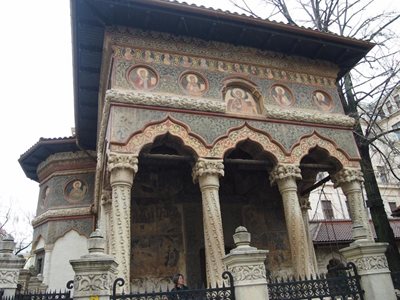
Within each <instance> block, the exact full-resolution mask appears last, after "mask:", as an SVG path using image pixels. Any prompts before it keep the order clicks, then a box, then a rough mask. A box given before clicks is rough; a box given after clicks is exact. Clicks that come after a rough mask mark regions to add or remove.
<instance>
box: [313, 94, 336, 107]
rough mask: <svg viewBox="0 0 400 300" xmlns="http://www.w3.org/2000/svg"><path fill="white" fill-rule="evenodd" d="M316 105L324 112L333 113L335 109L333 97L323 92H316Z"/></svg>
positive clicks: (314, 97)
mask: <svg viewBox="0 0 400 300" xmlns="http://www.w3.org/2000/svg"><path fill="white" fill-rule="evenodd" d="M312 98H313V101H314V103H315V104H316V105H317V106H318V107H319V108H320V109H321V110H323V111H331V110H332V108H333V101H332V98H331V96H329V95H328V94H327V93H325V92H323V91H315V92H314V93H313V96H312Z"/></svg>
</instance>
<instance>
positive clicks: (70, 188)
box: [64, 179, 87, 203]
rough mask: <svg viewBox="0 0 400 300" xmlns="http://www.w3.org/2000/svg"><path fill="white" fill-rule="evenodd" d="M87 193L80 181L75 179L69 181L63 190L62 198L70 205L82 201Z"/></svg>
mask: <svg viewBox="0 0 400 300" xmlns="http://www.w3.org/2000/svg"><path fill="white" fill-rule="evenodd" d="M86 193H87V185H86V183H84V182H83V181H82V180H79V179H75V180H72V181H70V182H69V183H68V184H67V185H66V187H65V189H64V198H65V199H66V200H67V201H68V202H71V203H77V202H80V201H82V200H83V198H84V197H85V195H86Z"/></svg>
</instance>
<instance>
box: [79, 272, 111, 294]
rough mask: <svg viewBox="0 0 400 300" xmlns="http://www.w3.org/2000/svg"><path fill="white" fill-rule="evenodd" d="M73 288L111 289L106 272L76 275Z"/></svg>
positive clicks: (81, 290)
mask: <svg viewBox="0 0 400 300" xmlns="http://www.w3.org/2000/svg"><path fill="white" fill-rule="evenodd" d="M74 289H75V290H76V291H78V292H91V291H106V290H110V289H111V280H110V278H109V275H107V274H87V275H76V276H75V282H74Z"/></svg>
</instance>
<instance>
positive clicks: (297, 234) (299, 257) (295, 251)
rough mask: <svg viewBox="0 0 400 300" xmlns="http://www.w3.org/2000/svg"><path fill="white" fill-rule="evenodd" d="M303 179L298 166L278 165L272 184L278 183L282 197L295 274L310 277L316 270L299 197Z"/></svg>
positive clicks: (272, 177) (271, 178) (273, 172)
mask: <svg viewBox="0 0 400 300" xmlns="http://www.w3.org/2000/svg"><path fill="white" fill-rule="evenodd" d="M301 178H302V177H301V170H300V168H299V167H298V166H296V165H277V166H276V167H275V168H274V169H273V170H272V171H271V174H270V181H271V184H274V183H276V184H277V185H278V188H279V191H280V193H281V195H282V201H283V208H284V211H285V219H286V226H287V231H288V235H289V243H290V248H291V254H292V265H293V268H294V273H295V275H297V276H299V275H300V276H304V275H307V276H309V275H311V274H312V273H314V270H313V267H312V264H311V263H310V262H312V259H311V255H310V249H309V244H308V242H307V233H306V229H305V225H304V221H303V216H302V212H301V208H300V204H299V199H298V196H297V184H296V180H297V179H301Z"/></svg>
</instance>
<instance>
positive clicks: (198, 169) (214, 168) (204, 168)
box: [192, 158, 224, 182]
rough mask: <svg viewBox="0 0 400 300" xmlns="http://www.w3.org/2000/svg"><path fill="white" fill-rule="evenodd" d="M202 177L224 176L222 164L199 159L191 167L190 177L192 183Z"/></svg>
mask: <svg viewBox="0 0 400 300" xmlns="http://www.w3.org/2000/svg"><path fill="white" fill-rule="evenodd" d="M204 175H218V177H219V176H224V164H223V161H222V160H220V159H218V160H216V159H215V160H213V159H205V158H199V159H198V161H197V162H196V164H195V166H194V167H193V172H192V177H193V181H195V182H196V181H197V180H198V178H199V177H201V176H204Z"/></svg>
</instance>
